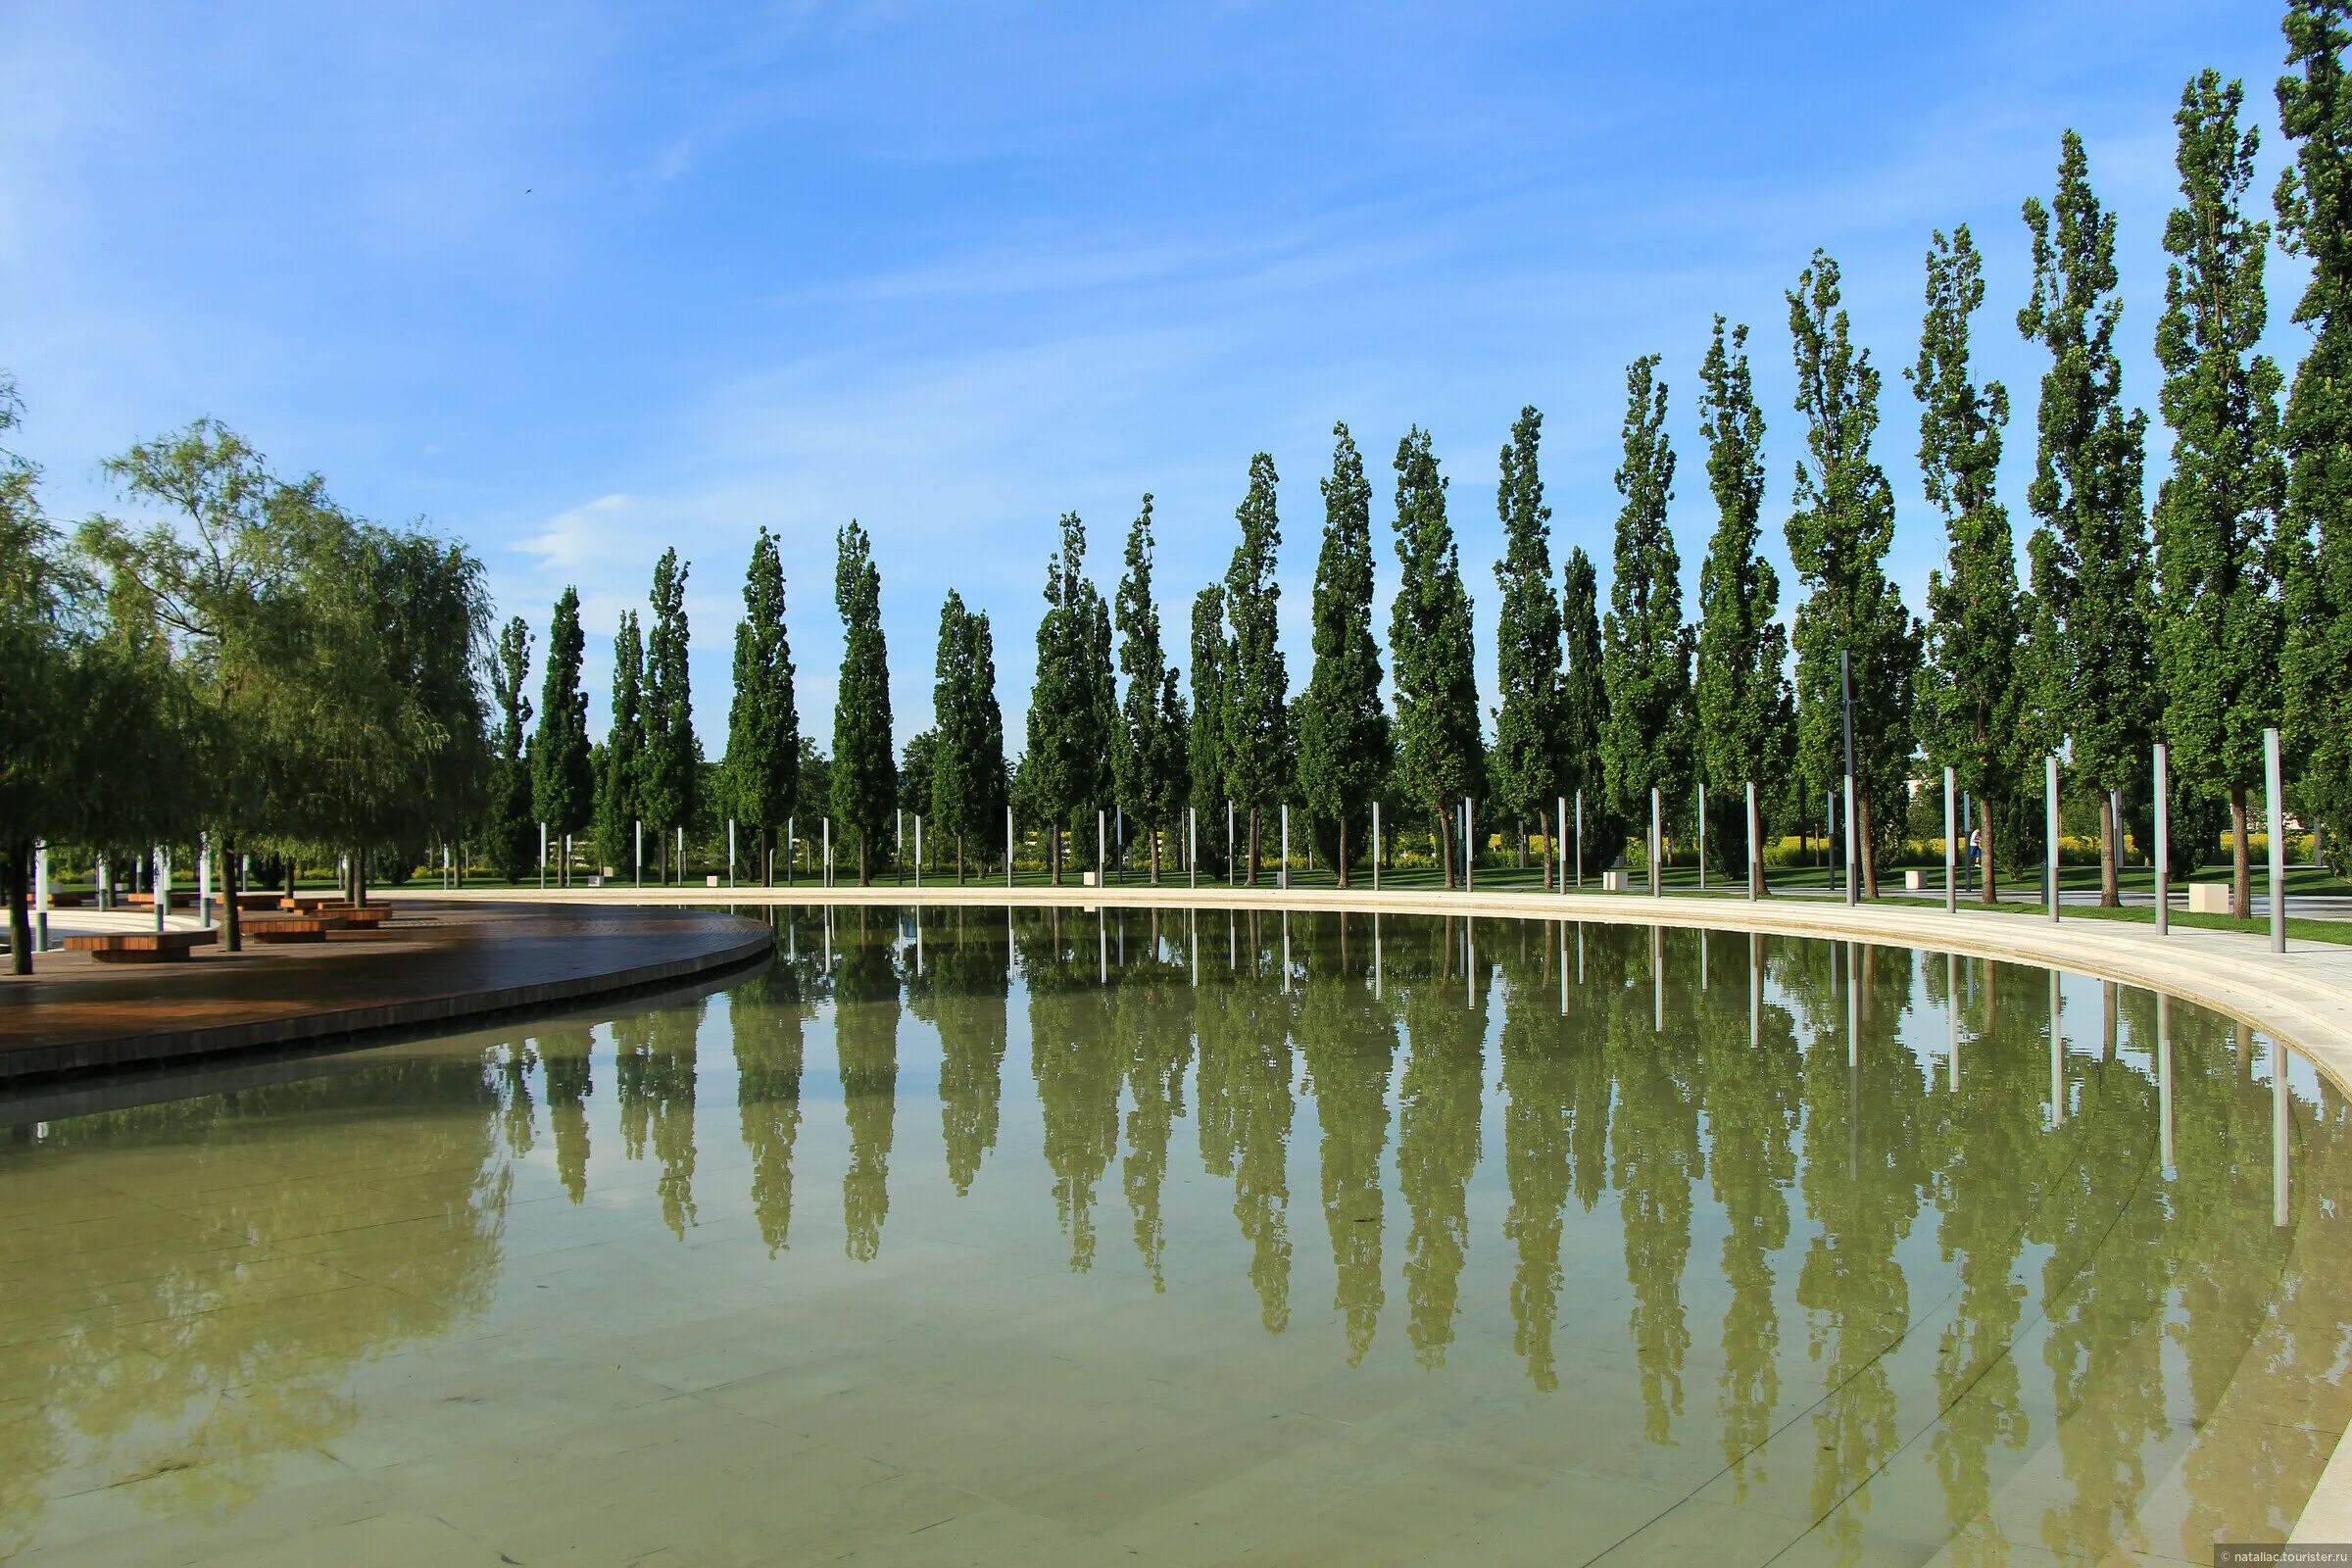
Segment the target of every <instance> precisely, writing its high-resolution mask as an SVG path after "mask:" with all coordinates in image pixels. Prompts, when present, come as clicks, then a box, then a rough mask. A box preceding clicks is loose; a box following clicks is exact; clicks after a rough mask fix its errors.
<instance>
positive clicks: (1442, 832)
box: [1438, 802, 1453, 890]
mask: <svg viewBox="0 0 2352 1568" xmlns="http://www.w3.org/2000/svg"><path fill="white" fill-rule="evenodd" d="M1438 879H1439V883H1440V885H1441V886H1443V887H1445V888H1446V889H1448V890H1450V889H1451V888H1452V887H1453V813H1452V812H1451V811H1450V810H1449V809H1447V808H1446V805H1445V804H1444V803H1443V802H1441V803H1439V806H1438Z"/></svg>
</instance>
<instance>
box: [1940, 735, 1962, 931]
mask: <svg viewBox="0 0 2352 1568" xmlns="http://www.w3.org/2000/svg"><path fill="white" fill-rule="evenodd" d="M1954 782H1955V780H1954V778H1953V774H1952V770H1951V769H1950V768H1948V767H1947V768H1945V769H1944V770H1943V912H1944V913H1946V914H1958V913H1959V912H1960V846H1959V843H1958V842H1957V841H1956V840H1955V839H1954V837H1953V835H1954V834H1955V833H1957V832H1958V831H1959V810H1958V808H1959V805H1960V799H1959V797H1958V796H1956V795H1954V794H1953V793H1952V785H1953V783H1954Z"/></svg>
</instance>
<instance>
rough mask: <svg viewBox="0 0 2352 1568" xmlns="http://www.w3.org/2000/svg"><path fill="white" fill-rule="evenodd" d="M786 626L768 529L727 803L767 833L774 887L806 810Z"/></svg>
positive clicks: (764, 854)
mask: <svg viewBox="0 0 2352 1568" xmlns="http://www.w3.org/2000/svg"><path fill="white" fill-rule="evenodd" d="M792 676H793V668H792V639H791V637H790V636H789V635H788V634H787V632H786V630H785V625H784V563H783V560H782V558H781V556H780V554H779V553H778V551H777V549H776V536H775V535H774V534H771V533H769V532H768V531H767V529H766V528H765V527H762V528H761V529H760V537H759V539H758V540H757V541H755V542H754V543H753V545H752V564H751V566H750V567H749V569H747V570H746V571H745V573H744V578H743V619H741V620H739V621H737V622H736V623H735V698H734V702H733V704H732V706H731V707H730V708H729V709H728V711H727V756H726V762H725V776H726V796H727V800H728V803H729V806H730V808H731V809H732V810H733V811H734V813H735V815H736V816H737V818H739V819H740V820H742V821H745V822H748V823H750V824H752V825H753V826H755V827H757V828H758V829H759V830H760V875H761V877H762V878H763V879H765V880H767V881H769V882H771V883H772V882H773V880H774V867H773V865H772V864H771V863H770V846H771V843H772V835H773V834H774V832H775V830H776V829H777V828H778V827H781V826H782V825H783V824H784V822H785V821H786V820H787V819H788V818H789V817H791V815H792V812H793V808H794V807H796V806H797V805H799V803H800V781H801V711H800V705H799V703H798V701H797V700H796V698H795V697H794V695H793V687H792Z"/></svg>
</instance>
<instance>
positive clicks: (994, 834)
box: [930, 589, 1005, 882]
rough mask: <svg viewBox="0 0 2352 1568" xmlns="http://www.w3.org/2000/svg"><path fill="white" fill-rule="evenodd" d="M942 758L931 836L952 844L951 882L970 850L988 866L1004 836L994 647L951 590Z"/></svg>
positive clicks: (938, 711)
mask: <svg viewBox="0 0 2352 1568" xmlns="http://www.w3.org/2000/svg"><path fill="white" fill-rule="evenodd" d="M931 710H932V715H933V718H934V720H935V722H936V723H937V725H938V729H939V758H938V762H937V764H936V765H935V766H934V767H933V769H932V772H931V806H930V811H931V819H932V821H933V823H934V824H935V829H934V830H935V831H937V832H940V833H946V834H950V835H952V836H953V837H954V838H955V840H956V881H958V882H960V881H962V880H963V860H964V853H965V849H966V846H967V843H969V844H971V845H976V846H978V847H979V848H980V850H981V859H982V862H983V863H985V862H986V861H987V859H988V854H987V850H988V847H989V846H991V845H993V844H996V843H997V842H998V841H999V838H1000V836H1001V835H1002V834H1003V832H1004V830H1005V717H1004V713H1003V711H1002V710H1000V709H999V708H998V706H997V653H996V641H995V638H994V636H993V635H992V634H991V633H990V631H989V626H988V617H987V616H986V615H984V614H974V613H972V612H970V611H968V610H966V609H965V608H964V604H963V599H962V596H961V595H959V594H957V593H956V591H955V590H954V589H950V590H949V591H948V598H947V603H946V604H944V605H942V606H941V607H940V611H939V661H938V668H937V674H936V677H935V681H934V684H933V686H932V690H931Z"/></svg>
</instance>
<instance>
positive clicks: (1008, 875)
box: [1005, 806, 1012, 887]
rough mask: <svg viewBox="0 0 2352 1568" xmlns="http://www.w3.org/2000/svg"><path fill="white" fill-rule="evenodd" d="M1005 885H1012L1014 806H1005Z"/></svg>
mask: <svg viewBox="0 0 2352 1568" xmlns="http://www.w3.org/2000/svg"><path fill="white" fill-rule="evenodd" d="M1005 886H1006V887H1010V886H1012V808H1011V807H1009V806H1007V807H1006V808H1005Z"/></svg>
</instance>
